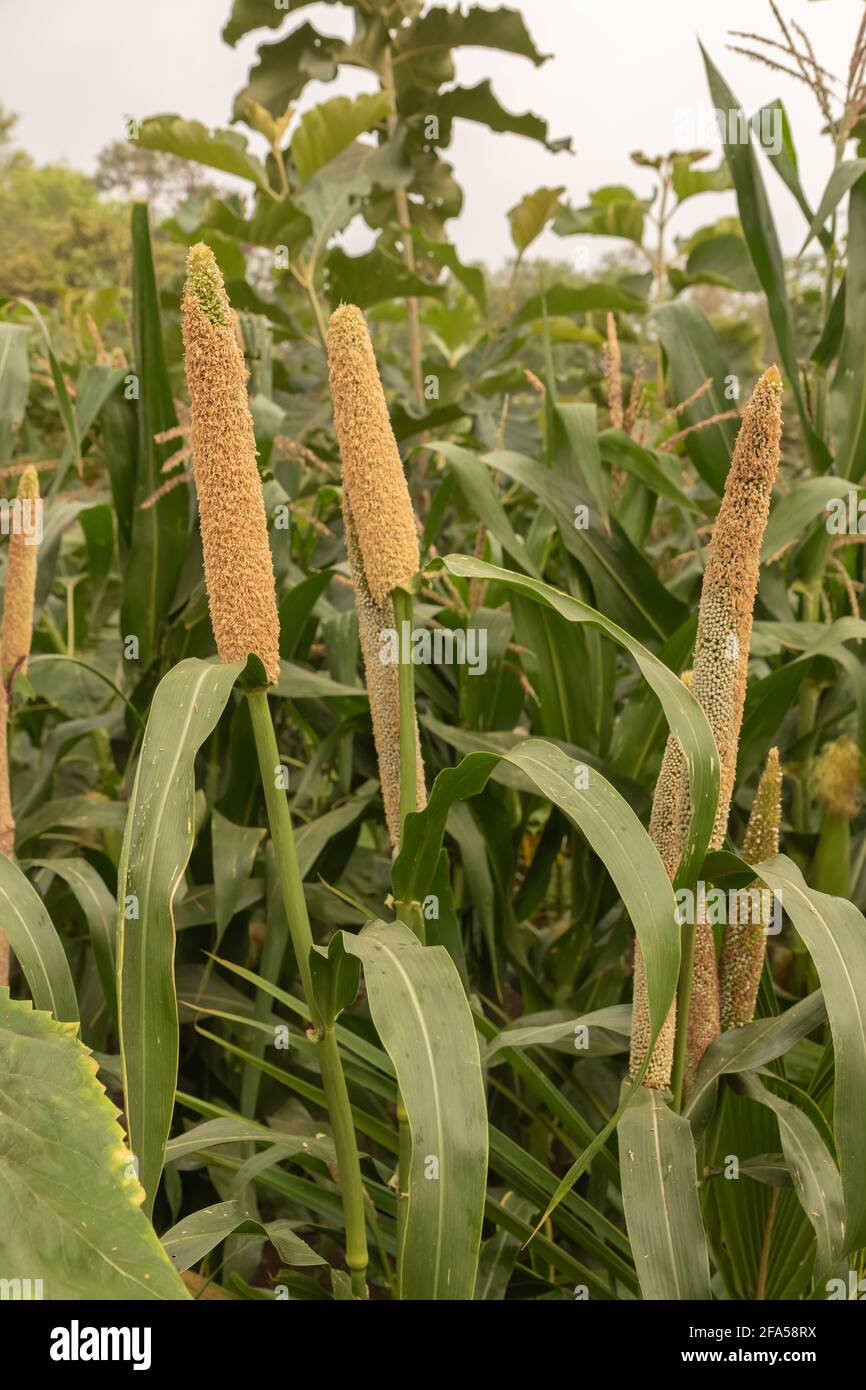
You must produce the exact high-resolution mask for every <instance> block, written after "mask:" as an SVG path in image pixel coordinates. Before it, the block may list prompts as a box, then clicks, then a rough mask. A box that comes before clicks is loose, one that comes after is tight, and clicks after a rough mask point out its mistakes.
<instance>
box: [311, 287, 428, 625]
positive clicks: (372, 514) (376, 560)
mask: <svg viewBox="0 0 866 1390" xmlns="http://www.w3.org/2000/svg"><path fill="white" fill-rule="evenodd" d="M328 365H329V370H330V384H331V398H332V400H333V403H334V424H335V426H336V430H337V439H338V440H339V443H340V454H341V456H342V460H343V487H344V489H345V492H346V496H347V497H348V499H349V507H350V509H351V513H352V521H353V523H354V527H355V534H356V535H357V538H358V545H359V546H360V550H361V559H362V561H363V565H364V573H365V575H366V578H367V585H368V587H369V590H370V594H371V595H372V598H373V600H374V602H376V603H380V604H381V603H384V602H385V600H386V599H387V598H388V596H389V594H391V593H392V592H393V590H394V589H396V588H398V587H403V586H405V585H407V584H408V583H409V581H410V579H412V578H413V577H414V575H415V574H417V572H418V570H419V569H420V568H421V558H420V555H419V552H418V533H417V531H416V529H415V516H414V513H413V511H412V502H411V499H410V497H409V488H408V487H407V485H406V475H405V473H404V472H403V464H402V462H401V459H400V454H399V451H398V449H397V441H396V440H395V438H394V432H393V430H392V429H391V421H390V419H389V417H388V407H387V405H386V403H385V395H384V392H383V391H382V383H381V381H380V380H379V372H378V369H377V367H376V358H375V355H374V353H373V344H372V343H371V341H370V334H369V333H368V331H367V323H366V320H365V318H364V315H363V314H362V313H361V310H360V309H357V308H356V307H355V305H354V304H342V305H341V306H340V308H339V309H336V310H335V311H334V313H333V314H332V315H331V322H330V324H329V325H328Z"/></svg>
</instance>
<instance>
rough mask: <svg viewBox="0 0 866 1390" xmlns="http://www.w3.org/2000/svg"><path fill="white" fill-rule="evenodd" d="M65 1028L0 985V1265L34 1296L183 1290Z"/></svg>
mask: <svg viewBox="0 0 866 1390" xmlns="http://www.w3.org/2000/svg"><path fill="white" fill-rule="evenodd" d="M76 1032H77V1028H76V1026H75V1025H74V1024H68V1023H66V1024H64V1023H58V1022H56V1021H55V1020H54V1019H53V1018H51V1017H50V1016H49V1015H48V1014H45V1013H41V1012H37V1010H35V1009H33V1008H32V1007H31V1005H30V1004H29V1003H26V1002H24V1001H20V1000H11V999H10V998H9V991H8V990H7V989H0V1072H2V1074H3V1104H2V1107H0V1153H2V1161H0V1269H2V1270H3V1275H4V1278H10V1277H11V1278H12V1279H22V1280H31V1279H35V1280H39V1281H41V1283H42V1291H41V1295H40V1294H38V1293H34V1292H33V1291H32V1289H31V1294H30V1296H31V1297H37V1298H38V1297H40V1296H41V1297H43V1298H46V1299H61V1300H62V1299H75V1300H81V1299H100V1300H106V1301H120V1300H128V1299H139V1300H142V1299H147V1300H151V1299H166V1298H178V1299H184V1298H187V1297H188V1296H189V1295H188V1294H187V1292H186V1290H185V1289H184V1286H183V1284H182V1283H181V1281H180V1279H179V1278H178V1276H177V1274H176V1273H175V1272H174V1270H173V1269H172V1268H171V1265H170V1263H169V1261H168V1260H167V1259H166V1257H165V1255H164V1254H163V1252H162V1250H161V1249H160V1245H159V1241H158V1240H157V1238H156V1235H155V1233H154V1230H153V1227H152V1226H151V1224H150V1222H149V1221H148V1220H147V1217H146V1216H145V1214H144V1212H143V1211H142V1208H141V1203H142V1200H143V1198H144V1193H143V1191H142V1189H141V1186H140V1184H139V1182H138V1180H137V1178H136V1175H135V1165H134V1163H133V1160H132V1156H131V1154H130V1153H129V1152H128V1150H127V1148H126V1145H125V1144H124V1141H123V1131H122V1130H121V1128H120V1125H119V1124H118V1119H117V1115H118V1112H117V1110H116V1109H115V1107H114V1106H113V1105H112V1104H111V1102H110V1101H109V1099H108V1097H107V1096H106V1094H105V1091H104V1089H103V1087H102V1086H101V1085H100V1083H99V1082H98V1081H97V1079H96V1070H97V1068H96V1063H95V1062H94V1061H93V1060H92V1058H91V1056H90V1053H89V1052H88V1050H87V1049H86V1048H85V1047H83V1046H82V1045H81V1043H80V1042H79V1041H78V1039H77V1038H76ZM12 1296H13V1297H15V1295H14V1294H13V1295H12ZM18 1296H19V1297H20V1296H25V1297H26V1296H27V1295H20V1294H19V1295H18Z"/></svg>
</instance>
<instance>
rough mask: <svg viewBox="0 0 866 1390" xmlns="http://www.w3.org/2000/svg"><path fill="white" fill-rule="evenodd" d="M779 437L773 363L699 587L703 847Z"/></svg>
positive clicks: (724, 801) (726, 757) (730, 740)
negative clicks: (711, 761)
mask: <svg viewBox="0 0 866 1390" xmlns="http://www.w3.org/2000/svg"><path fill="white" fill-rule="evenodd" d="M781 436H782V379H781V377H780V375H779V369H778V367H771V368H770V369H769V371H767V372H765V373H764V375H763V376H762V377H761V378H760V380H759V381H758V383H757V385H756V386H755V389H754V391H753V392H752V397H751V400H750V401H749V404H748V405H747V407H746V411H745V414H744V416H743V423H742V426H741V427H740V433H739V435H738V436H737V443H736V446H735V448H734V457H733V460H732V462H731V468H730V471H729V473H728V478H727V482H726V483H725V494H724V497H723V498H722V504H721V506H720V508H719V514H718V516H717V518H716V524H715V526H714V528H713V534H712V538H711V540H710V544H709V548H708V551H707V563H706V569H705V571H704V580H703V587H702V590H701V606H700V612H699V616H698V631H697V637H696V639H695V656H694V669H693V672H692V694H693V695H694V696H695V699H696V700H697V702H698V704H699V705H700V706H701V708H702V709H703V711H704V713H705V715H706V716H707V719H708V720H709V723H710V728H711V729H712V731H713V735H714V737H715V740H716V745H717V747H718V750H719V759H720V764H721V766H720V781H721V787H720V792H719V805H718V810H717V812H716V821H715V826H714V830H713V838H712V841H711V844H710V848H711V849H720V848H721V845H722V842H723V840H724V837H725V830H726V828H727V823H728V811H729V808H730V804H731V795H732V792H733V787H734V775H735V772H736V766H737V747H738V744H739V737H740V726H741V724H742V721H743V703H744V700H745V696H746V676H747V672H748V665H749V645H750V642H751V637H752V614H753V610H754V607H755V595H756V593H757V590H758V572H759V569H760V554H761V544H762V542H763V539H764V531H765V529H766V525H767V517H768V516H769V511H770V494H771V493H772V490H773V483H774V481H775V478H776V473H777V470H778V467H779V448H780V443H781Z"/></svg>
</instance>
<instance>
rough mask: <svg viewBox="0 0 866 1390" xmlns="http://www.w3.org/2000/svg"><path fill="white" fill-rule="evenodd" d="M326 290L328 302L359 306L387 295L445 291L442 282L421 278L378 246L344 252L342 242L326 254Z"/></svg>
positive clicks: (428, 295) (427, 295) (441, 294)
mask: <svg viewBox="0 0 866 1390" xmlns="http://www.w3.org/2000/svg"><path fill="white" fill-rule="evenodd" d="M325 290H326V293H327V295H328V299H329V301H330V302H331V304H334V305H337V304H342V303H349V304H356V305H357V306H358V308H359V309H367V308H369V307H370V305H371V304H382V303H384V302H386V301H387V300H389V299H405V298H410V297H414V298H416V299H444V298H445V295H446V293H447V288H446V286H445V285H437V284H434V283H433V282H432V281H430V280H424V279H422V278H421V276H420V275H417V274H416V273H415V272H414V271H412V270H408V269H407V268H406V266H405V265H404V264H403V263H402V262H401V261H396V260H394V259H392V257H391V256H386V255H385V254H384V253H383V252H382V251H380V250H379V248H378V247H374V249H373V250H372V251H368V252H367V253H366V254H365V255H363V256H347V255H346V253H345V251H344V250H343V248H342V247H341V246H333V247H332V248H331V250H330V251H329V252H328V254H327V256H326V257H325Z"/></svg>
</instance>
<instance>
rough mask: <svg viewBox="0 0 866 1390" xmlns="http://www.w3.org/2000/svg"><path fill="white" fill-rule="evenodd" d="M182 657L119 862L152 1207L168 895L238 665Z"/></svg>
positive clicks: (163, 1049) (162, 700) (139, 1129)
mask: <svg viewBox="0 0 866 1390" xmlns="http://www.w3.org/2000/svg"><path fill="white" fill-rule="evenodd" d="M244 664H245V663H244V662H242V661H235V662H233V663H232V664H231V665H226V666H223V665H220V664H217V663H212V662H207V661H199V660H198V659H196V658H191V659H189V660H187V661H181V662H180V663H179V665H177V666H175V667H174V669H173V670H171V671H169V673H168V675H167V676H165V677H164V678H163V680H162V681H160V683H159V685H158V686H157V689H156V693H155V695H154V697H153V703H152V705H151V710H150V718H149V719H148V721H147V731H146V733H145V736H144V742H143V744H142V749H141V756H140V758H139V763H138V771H137V773H136V777H135V786H134V788H133V792H132V796H131V798H130V803H129V814H128V817H127V821H126V832H125V834H124V837H123V851H122V854H121V860H120V868H119V870H118V900H119V915H118V933H117V941H118V947H117V995H118V1011H119V1019H120V1052H121V1057H122V1059H123V1090H124V1096H125V1104H126V1115H127V1121H128V1125H129V1137H130V1143H131V1144H132V1148H133V1152H134V1153H135V1155H136V1157H137V1159H138V1162H139V1172H140V1175H141V1181H142V1185H143V1186H144V1190H145V1192H146V1194H147V1208H148V1211H150V1210H151V1208H152V1206H153V1200H154V1197H155V1195H156V1189H157V1186H158V1184H159V1178H160V1174H161V1172H162V1164H163V1154H164V1151H165V1141H166V1139H167V1137H168V1131H169V1126H170V1124H171V1112H172V1108H173V1105H174V1088H175V1082H176V1079H177V1055H178V1019H177V999H176V997H175V984H174V939H175V931H174V912H173V908H172V902H173V899H174V895H175V892H176V891H177V887H178V885H179V883H180V881H181V878H182V876H183V872H184V869H185V868H186V864H187V860H188V859H189V856H190V853H191V851H192V845H193V834H194V829H193V827H194V816H193V799H194V792H195V783H194V778H193V764H194V762H195V756H196V753H197V752H198V750H199V748H200V747H201V745H202V743H203V742H204V740H205V739H206V738H207V736H208V734H210V733H211V732H212V730H213V729H214V727H215V725H216V723H217V720H218V719H219V717H220V715H221V713H222V711H223V709H224V708H225V705H226V702H227V700H228V698H229V694H230V693H231V688H232V686H233V684H234V682H235V680H236V679H237V677H238V675H239V674H240V672H241V671H242V670H243V668H244Z"/></svg>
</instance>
